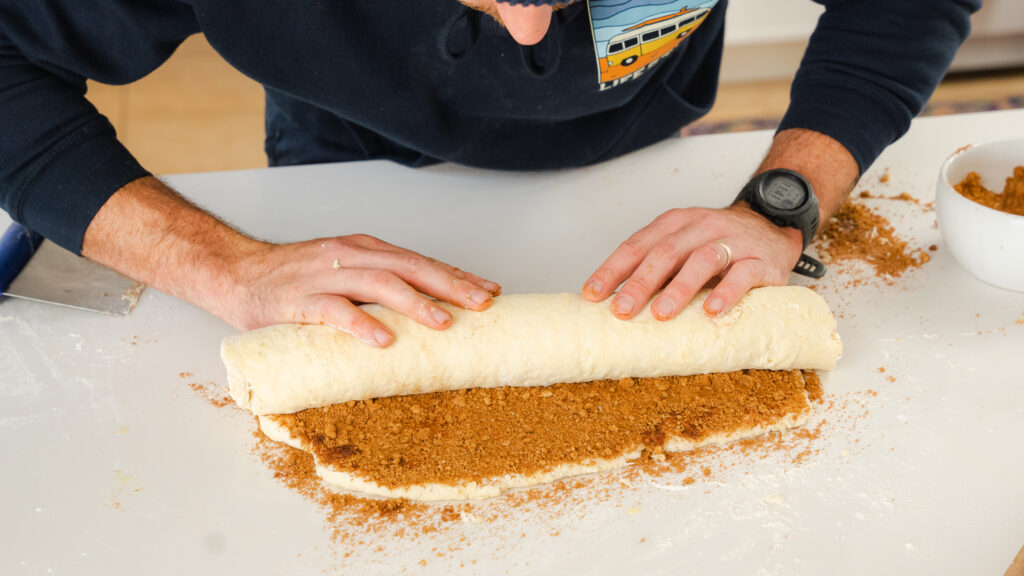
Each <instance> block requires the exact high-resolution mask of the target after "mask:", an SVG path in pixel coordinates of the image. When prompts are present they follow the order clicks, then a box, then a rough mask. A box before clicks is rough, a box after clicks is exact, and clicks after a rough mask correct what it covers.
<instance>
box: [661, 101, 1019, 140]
mask: <svg viewBox="0 0 1024 576" xmlns="http://www.w3.org/2000/svg"><path fill="white" fill-rule="evenodd" d="M1014 108H1024V94H1020V95H1016V96H1007V97H1005V98H996V99H980V100H959V101H949V102H929V103H928V104H927V105H925V107H924V111H922V112H921V116H944V115H946V114H967V113H970V112H989V111H992V110H1012V109H1014ZM781 121H782V118H781V117H779V118H743V119H739V120H728V121H724V122H695V123H693V124H691V125H690V126H687V127H686V128H683V130H682V132H681V135H682V136H696V135H698V134H718V133H720V132H746V131H748V130H774V129H775V128H778V126H779V122H781Z"/></svg>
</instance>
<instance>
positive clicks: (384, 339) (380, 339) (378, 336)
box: [373, 328, 392, 346]
mask: <svg viewBox="0 0 1024 576" xmlns="http://www.w3.org/2000/svg"><path fill="white" fill-rule="evenodd" d="M373 338H374V339H375V340H376V341H377V344H380V345H381V346H387V345H388V344H391V340H392V336H391V334H389V333H388V331H387V330H385V329H383V328H377V329H376V330H374V331H373Z"/></svg>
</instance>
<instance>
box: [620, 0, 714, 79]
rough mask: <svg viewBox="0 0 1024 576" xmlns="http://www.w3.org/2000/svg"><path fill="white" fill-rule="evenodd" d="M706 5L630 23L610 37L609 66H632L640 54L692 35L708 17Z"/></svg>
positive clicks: (648, 52)
mask: <svg viewBox="0 0 1024 576" xmlns="http://www.w3.org/2000/svg"><path fill="white" fill-rule="evenodd" d="M708 12H710V10H708V9H707V8H700V9H697V10H685V9H684V10H682V11H681V12H677V13H675V14H670V15H668V16H662V17H660V18H652V19H650V20H647V21H646V22H641V23H639V24H637V25H636V26H631V27H629V28H626V29H625V30H623V31H622V33H620V34H618V35H616V36H614V37H612V39H611V40H609V41H608V55H607V60H608V67H609V68H610V67H613V66H630V65H632V64H634V63H635V62H636V61H637V59H638V58H640V56H643V55H644V54H650V53H651V52H654V51H656V50H658V49H659V48H662V47H664V46H665V45H667V44H670V43H673V42H677V41H679V40H682V39H683V38H686V37H687V36H689V34H690V32H692V31H693V30H694V29H695V28H697V26H700V24H701V22H703V21H704V19H705V18H707V15H708Z"/></svg>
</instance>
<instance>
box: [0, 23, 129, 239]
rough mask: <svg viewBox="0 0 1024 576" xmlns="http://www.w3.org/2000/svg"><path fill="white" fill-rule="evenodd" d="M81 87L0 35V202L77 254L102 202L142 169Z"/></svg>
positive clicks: (15, 216)
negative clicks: (0, 127) (32, 60)
mask: <svg viewBox="0 0 1024 576" xmlns="http://www.w3.org/2000/svg"><path fill="white" fill-rule="evenodd" d="M85 91H86V87H85V79H84V78H71V77H69V76H68V75H62V76H60V77H58V76H57V75H55V74H53V73H50V72H49V71H47V70H44V69H43V68H40V67H38V66H36V65H34V64H32V63H30V62H29V61H27V60H26V59H25V58H24V57H23V56H22V55H21V54H20V53H19V52H18V50H17V49H16V48H14V47H13V46H11V45H10V44H4V43H3V39H2V38H0V118H3V119H4V120H3V124H4V128H3V131H2V132H0V206H2V207H3V209H4V210H6V211H7V213H8V214H10V216H11V218H12V219H13V220H15V221H18V222H21V223H23V224H25V225H26V226H28V227H29V228H30V229H32V230H35V231H36V232H39V233H40V234H42V235H43V236H45V237H47V238H49V239H50V240H52V241H54V242H56V243H57V244H59V245H61V246H63V247H64V248H67V249H68V250H71V251H72V252H75V253H76V254H80V253H81V250H82V237H83V236H84V235H85V230H86V228H87V227H88V226H89V222H91V221H92V218H93V216H94V215H95V214H96V212H98V211H99V209H100V207H102V206H103V203H104V202H106V201H107V199H108V198H109V197H110V196H111V195H113V193H114V192H116V191H117V190H118V189H120V188H121V187H122V186H124V185H125V184H127V183H129V182H131V181H132V180H135V179H136V178H139V177H141V176H145V175H146V174H148V173H147V172H146V170H145V169H143V168H142V166H140V165H139V163H138V162H137V161H136V160H135V158H133V157H132V155H131V154H129V153H128V151H127V150H125V148H124V146H122V145H121V143H120V142H118V140H117V137H116V135H115V133H114V128H113V126H111V125H110V122H109V121H107V119H106V118H105V117H104V116H102V115H101V114H100V113H99V112H98V111H97V110H96V109H95V108H94V107H93V106H92V104H90V103H89V101H88V100H86V99H85Z"/></svg>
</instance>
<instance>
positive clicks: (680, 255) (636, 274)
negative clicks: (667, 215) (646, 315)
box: [611, 235, 687, 320]
mask: <svg viewBox="0 0 1024 576" xmlns="http://www.w3.org/2000/svg"><path fill="white" fill-rule="evenodd" d="M674 236H675V235H673V237H670V238H666V239H665V240H662V241H661V242H658V243H657V244H655V245H654V247H653V248H651V251H650V252H649V253H648V254H647V256H646V257H645V258H644V260H643V262H641V263H640V265H639V266H637V268H636V270H634V271H633V274H632V275H631V276H630V277H629V278H628V279H627V280H626V282H625V284H623V285H622V289H620V290H619V293H618V294H616V295H615V297H614V298H612V303H611V309H612V314H614V315H615V316H616V317H617V318H620V319H623V320H628V319H630V318H632V317H634V316H636V315H637V314H638V313H639V312H640V311H641V310H643V307H644V305H645V304H646V303H647V302H649V301H650V299H651V296H653V295H654V293H655V292H656V291H657V290H658V288H660V287H661V286H663V285H664V284H665V281H666V280H667V279H668V278H670V277H671V276H672V275H674V274H675V273H676V272H678V271H679V269H680V267H681V266H682V262H683V261H684V260H685V259H686V256H687V255H686V253H685V252H683V251H682V250H683V248H681V246H685V243H683V242H681V241H678V239H677V238H676V237H674Z"/></svg>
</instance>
